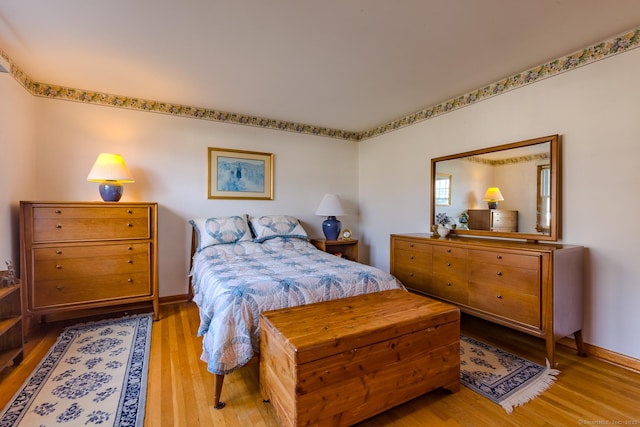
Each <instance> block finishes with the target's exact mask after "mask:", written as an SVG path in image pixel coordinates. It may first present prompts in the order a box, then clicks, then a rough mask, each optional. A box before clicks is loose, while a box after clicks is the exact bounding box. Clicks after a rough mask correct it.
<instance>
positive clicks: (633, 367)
mask: <svg viewBox="0 0 640 427" xmlns="http://www.w3.org/2000/svg"><path fill="white" fill-rule="evenodd" d="M558 344H559V345H562V346H563V347H568V348H571V349H573V350H577V348H576V342H575V340H574V339H573V338H568V337H567V338H562V339H561V340H560V341H558ZM584 349H585V351H586V352H587V356H588V357H594V358H596V359H599V360H602V361H603V362H607V363H611V364H612V365H616V366H620V367H622V368H625V369H628V370H630V371H633V372H636V373H640V359H636V358H633V357H630V356H625V355H624V354H620V353H616V352H615V351H611V350H607V349H604V348H601V347H598V346H595V345H592V344H588V343H584Z"/></svg>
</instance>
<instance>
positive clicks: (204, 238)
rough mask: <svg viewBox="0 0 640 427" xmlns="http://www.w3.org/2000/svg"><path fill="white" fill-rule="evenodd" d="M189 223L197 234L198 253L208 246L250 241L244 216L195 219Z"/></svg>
mask: <svg viewBox="0 0 640 427" xmlns="http://www.w3.org/2000/svg"><path fill="white" fill-rule="evenodd" d="M189 223H190V224H191V225H192V226H193V228H194V229H195V230H196V232H197V233H198V248H197V250H198V252H200V251H201V250H203V249H204V248H206V247H208V246H213V245H222V244H225V243H236V242H241V241H244V240H251V230H250V229H249V224H247V216H246V215H234V216H220V217H211V218H195V219H192V220H191V221H189Z"/></svg>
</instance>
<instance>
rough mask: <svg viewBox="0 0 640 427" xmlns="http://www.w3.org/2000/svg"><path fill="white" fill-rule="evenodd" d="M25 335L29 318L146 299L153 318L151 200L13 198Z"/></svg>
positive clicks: (154, 222)
mask: <svg viewBox="0 0 640 427" xmlns="http://www.w3.org/2000/svg"><path fill="white" fill-rule="evenodd" d="M20 243H21V247H20V253H21V256H20V264H21V274H22V283H23V287H24V308H25V310H24V311H25V313H24V315H25V317H26V320H27V328H26V329H27V333H28V331H29V325H30V323H31V321H32V318H33V317H36V316H37V317H38V318H39V320H42V318H43V316H45V315H51V314H56V313H62V312H65V313H67V314H69V313H70V312H71V313H72V312H76V313H77V314H81V313H85V312H86V311H85V310H88V309H101V310H106V309H107V308H109V309H111V308H113V307H116V306H122V309H123V310H124V309H126V308H127V307H126V306H127V305H132V304H136V303H138V304H140V303H149V302H150V303H151V304H152V306H153V311H154V317H155V319H156V320H157V319H158V308H159V307H158V206H157V203H120V202H115V203H105V202H20Z"/></svg>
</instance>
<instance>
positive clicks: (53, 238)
mask: <svg viewBox="0 0 640 427" xmlns="http://www.w3.org/2000/svg"><path fill="white" fill-rule="evenodd" d="M149 238H151V224H150V212H149V208H142V207H133V208H132V207H123V208H118V209H104V208H101V207H34V208H33V242H34V243H42V242H63V241H79V240H82V241H85V240H102V239H149Z"/></svg>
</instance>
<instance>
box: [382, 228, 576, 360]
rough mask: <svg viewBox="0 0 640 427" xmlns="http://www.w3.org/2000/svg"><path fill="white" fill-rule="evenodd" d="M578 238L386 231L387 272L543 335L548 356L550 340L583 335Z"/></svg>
mask: <svg viewBox="0 0 640 427" xmlns="http://www.w3.org/2000/svg"><path fill="white" fill-rule="evenodd" d="M583 252H584V248H583V247H581V246H570V245H560V244H538V243H528V242H517V241H507V240H493V239H478V238H462V237H451V238H433V237H430V236H429V235H428V234H394V235H392V236H391V273H392V274H394V275H395V276H396V277H397V278H398V279H399V280H400V281H401V282H403V283H404V285H405V286H406V287H407V288H408V289H410V290H412V291H414V292H418V293H422V294H425V295H428V296H431V297H435V298H438V299H440V300H442V301H446V302H449V303H452V304H456V305H457V306H459V307H460V309H461V310H462V311H463V312H466V313H469V314H471V315H474V316H477V317H481V318H483V319H487V320H490V321H493V322H496V323H500V324H502V325H505V326H508V327H511V328H514V329H517V330H520V331H523V332H526V333H528V334H531V335H535V336H538V337H541V338H543V339H544V340H545V342H546V349H547V358H548V359H549V361H550V363H552V364H553V363H554V359H555V342H556V341H557V340H558V339H560V338H563V337H565V336H569V335H572V334H573V335H574V336H575V338H576V343H577V345H578V351H579V352H580V353H583V352H584V349H583V343H582V332H581V331H582V321H583V293H582V281H583Z"/></svg>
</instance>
